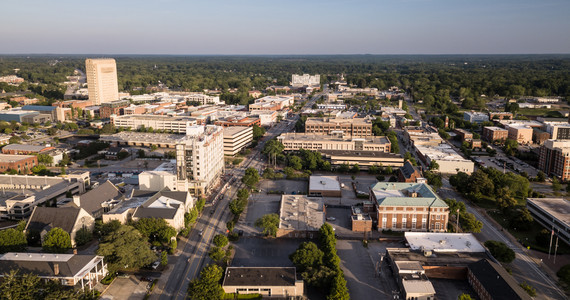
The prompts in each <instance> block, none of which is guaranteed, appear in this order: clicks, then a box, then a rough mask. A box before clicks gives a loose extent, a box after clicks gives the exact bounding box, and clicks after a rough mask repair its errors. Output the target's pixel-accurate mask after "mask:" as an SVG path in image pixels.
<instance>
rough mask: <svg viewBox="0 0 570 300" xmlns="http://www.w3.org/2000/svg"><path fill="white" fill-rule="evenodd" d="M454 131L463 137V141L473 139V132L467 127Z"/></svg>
mask: <svg viewBox="0 0 570 300" xmlns="http://www.w3.org/2000/svg"><path fill="white" fill-rule="evenodd" d="M453 132H455V133H457V136H459V137H460V138H461V141H462V142H464V141H469V140H472V139H473V133H472V132H470V131H467V130H465V129H461V128H457V129H455V130H453Z"/></svg>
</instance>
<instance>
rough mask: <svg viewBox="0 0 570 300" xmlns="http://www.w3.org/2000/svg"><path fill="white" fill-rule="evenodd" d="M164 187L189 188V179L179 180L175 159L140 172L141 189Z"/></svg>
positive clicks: (174, 188) (175, 189)
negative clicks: (150, 169)
mask: <svg viewBox="0 0 570 300" xmlns="http://www.w3.org/2000/svg"><path fill="white" fill-rule="evenodd" d="M164 188H168V189H169V190H171V191H187V190H188V181H186V180H178V176H177V174H176V161H175V160H173V161H170V162H165V163H162V164H161V165H160V166H158V167H157V168H156V169H154V170H152V171H144V172H142V173H140V174H139V189H141V190H145V191H161V190H162V189H164Z"/></svg>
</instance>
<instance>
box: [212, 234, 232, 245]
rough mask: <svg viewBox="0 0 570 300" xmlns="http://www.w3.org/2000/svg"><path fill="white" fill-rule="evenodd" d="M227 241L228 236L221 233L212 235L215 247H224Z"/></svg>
mask: <svg viewBox="0 0 570 300" xmlns="http://www.w3.org/2000/svg"><path fill="white" fill-rule="evenodd" d="M228 243H229V241H228V238H227V237H226V236H225V235H223V234H218V235H216V236H215V237H214V245H216V247H221V248H223V247H225V246H226V245H227V244H228Z"/></svg>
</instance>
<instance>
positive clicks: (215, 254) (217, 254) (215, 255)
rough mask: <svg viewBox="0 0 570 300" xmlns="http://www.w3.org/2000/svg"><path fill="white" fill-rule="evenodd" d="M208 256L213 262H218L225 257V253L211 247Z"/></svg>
mask: <svg viewBox="0 0 570 300" xmlns="http://www.w3.org/2000/svg"><path fill="white" fill-rule="evenodd" d="M208 256H210V258H211V259H212V260H213V261H216V262H220V261H222V259H224V257H225V256H226V251H224V250H223V249H222V248H220V247H213V248H212V249H210V252H208Z"/></svg>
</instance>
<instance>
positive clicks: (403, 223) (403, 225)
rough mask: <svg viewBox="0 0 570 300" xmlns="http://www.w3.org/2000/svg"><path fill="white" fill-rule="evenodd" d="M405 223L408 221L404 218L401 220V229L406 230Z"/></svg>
mask: <svg viewBox="0 0 570 300" xmlns="http://www.w3.org/2000/svg"><path fill="white" fill-rule="evenodd" d="M407 221H408V219H406V218H403V219H402V228H406V223H407Z"/></svg>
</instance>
